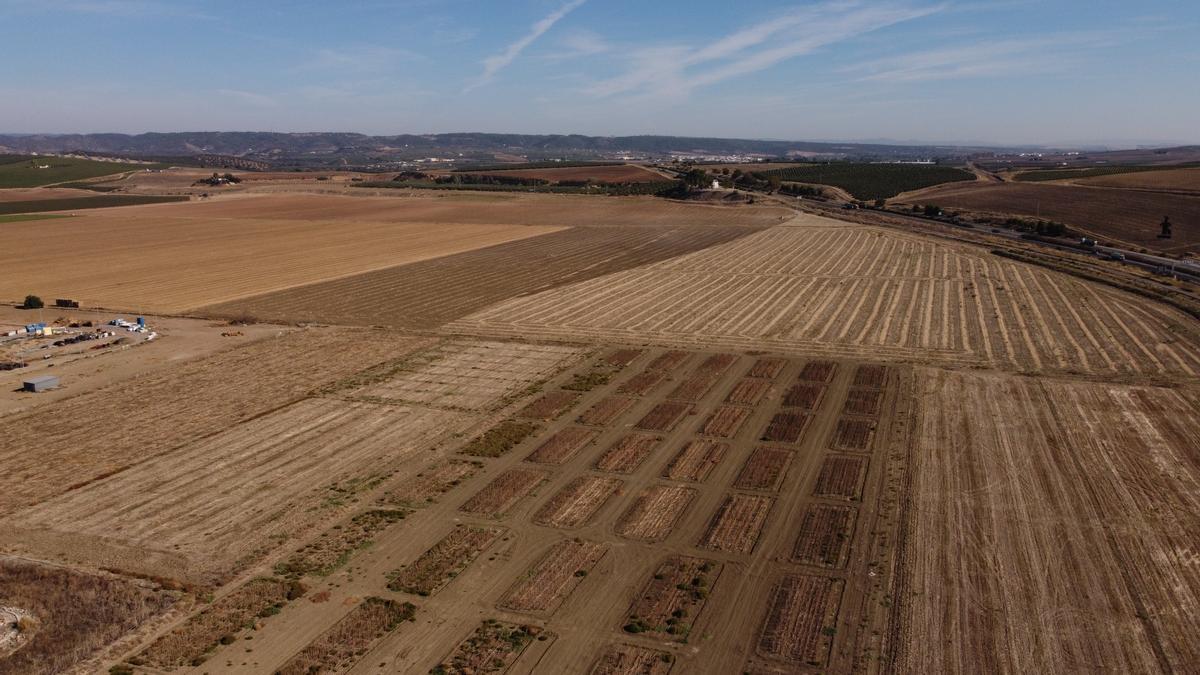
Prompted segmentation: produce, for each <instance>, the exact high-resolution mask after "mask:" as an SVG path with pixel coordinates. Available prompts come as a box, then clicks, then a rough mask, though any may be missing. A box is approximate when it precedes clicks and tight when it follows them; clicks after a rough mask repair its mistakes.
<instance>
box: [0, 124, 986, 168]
mask: <svg viewBox="0 0 1200 675" xmlns="http://www.w3.org/2000/svg"><path fill="white" fill-rule="evenodd" d="M988 150H991V148H982V147H959V146H937V145H887V144H880V143H829V142H810V141H777V140H753V139H735V138H692V137H682V136H584V135H578V134H569V135H557V134H545V135H531V134H492V133H448V134H400V135H396V136H368V135H366V134H356V133H336V132H316V133H278V132H253V131H237V132H222V131H211V132H210V131H205V132H172V133H145V134H137V135H127V134H30V135H15V134H14V135H0V152H4V151H8V152H22V153H29V152H48V153H54V152H86V153H96V154H113V155H130V156H155V157H189V156H195V155H199V154H211V155H229V156H233V157H247V158H254V159H263V160H287V159H303V158H314V157H324V158H334V157H339V158H343V159H345V160H350V161H358V162H361V161H363V160H367V159H371V158H378V159H381V160H387V159H408V158H418V157H427V156H438V155H451V156H458V154H459V153H462V155H463V156H464V157H468V158H478V159H483V158H487V157H489V156H494V155H495V154H496V153H502V154H507V155H524V156H527V157H529V158H531V159H535V158H545V157H559V156H562V157H577V158H587V157H604V156H612V155H615V154H620V153H623V152H627V153H632V154H646V155H654V156H668V155H671V154H694V155H739V154H743V155H769V156H775V157H786V156H805V155H822V156H830V157H853V158H869V157H875V158H880V159H922V158H939V157H941V158H946V157H962V156H966V155H969V154H974V153H978V152H983V151H988Z"/></svg>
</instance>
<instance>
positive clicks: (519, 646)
mask: <svg viewBox="0 0 1200 675" xmlns="http://www.w3.org/2000/svg"><path fill="white" fill-rule="evenodd" d="M546 637H548V636H547V635H545V634H544V633H543V632H542V630H541V629H539V628H537V627H536V626H529V625H525V626H519V625H516V624H511V623H503V622H500V621H496V620H495V619H486V620H484V622H483V624H481V625H480V626H479V628H476V629H475V632H474V633H472V634H471V635H469V636H467V639H465V640H463V641H462V642H460V643H459V645H458V646H457V647H455V648H454V651H453V652H451V653H450V655H449V656H448V657H447V658H446V659H444V660H443V661H442V663H440V664H438V665H437V666H436V667H434V669H433V670H431V671H430V673H431V675H449V674H451V673H455V674H462V675H466V674H467V673H472V674H474V675H484V674H486V673H503V672H504V671H506V670H508V668H509V666H511V665H512V664H513V662H514V661H516V660H517V657H519V656H520V655H521V652H523V651H525V648H526V647H528V646H529V643H530V642H532V641H533V640H534V639H535V638H537V639H545V638H546Z"/></svg>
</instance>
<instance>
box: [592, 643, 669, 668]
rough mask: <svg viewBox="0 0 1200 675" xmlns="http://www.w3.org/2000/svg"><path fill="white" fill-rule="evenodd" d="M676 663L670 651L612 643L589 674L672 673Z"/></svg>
mask: <svg viewBox="0 0 1200 675" xmlns="http://www.w3.org/2000/svg"><path fill="white" fill-rule="evenodd" d="M674 664H675V659H674V657H672V656H671V654H670V652H663V651H659V650H657V649H648V648H646V647H635V646H633V645H625V644H619V645H610V646H609V647H607V648H606V649H605V650H604V653H603V654H601V655H600V658H599V659H597V661H596V663H595V664H594V665H593V666H592V669H591V670H590V671H588V675H670V672H671V666H673V665H674Z"/></svg>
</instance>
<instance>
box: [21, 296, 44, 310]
mask: <svg viewBox="0 0 1200 675" xmlns="http://www.w3.org/2000/svg"><path fill="white" fill-rule="evenodd" d="M45 306H46V303H44V302H42V299H41V298H39V297H38V296H36V295H27V296H25V304H23V305H21V307H23V308H25V309H41V308H43V307H45Z"/></svg>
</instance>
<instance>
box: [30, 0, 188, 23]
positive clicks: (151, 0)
mask: <svg viewBox="0 0 1200 675" xmlns="http://www.w3.org/2000/svg"><path fill="white" fill-rule="evenodd" d="M13 8H15V9H22V8H24V9H37V10H40V11H51V12H78V13H81V14H100V15H108V16H118V17H125V18H145V17H148V16H174V17H186V18H189V19H211V18H212V17H211V16H210V15H208V14H205V13H203V12H201V11H198V10H196V9H194V8H191V7H188V6H186V5H184V4H182V3H171V2H161V1H159V0H36V2H31V1H29V0H17V2H15V3H13Z"/></svg>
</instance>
